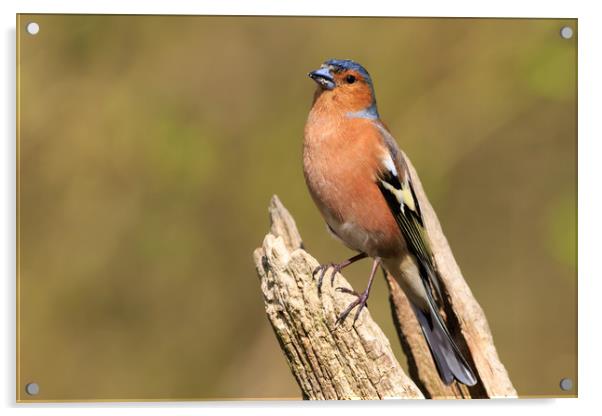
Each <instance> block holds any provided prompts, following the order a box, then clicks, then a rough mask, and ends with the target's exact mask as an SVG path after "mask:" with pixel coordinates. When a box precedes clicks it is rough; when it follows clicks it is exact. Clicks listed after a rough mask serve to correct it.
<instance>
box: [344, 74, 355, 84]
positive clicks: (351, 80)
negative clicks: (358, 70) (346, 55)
mask: <svg viewBox="0 0 602 416" xmlns="http://www.w3.org/2000/svg"><path fill="white" fill-rule="evenodd" d="M345 81H347V83H348V84H353V83H354V82H355V77H354V76H353V75H347V78H345Z"/></svg>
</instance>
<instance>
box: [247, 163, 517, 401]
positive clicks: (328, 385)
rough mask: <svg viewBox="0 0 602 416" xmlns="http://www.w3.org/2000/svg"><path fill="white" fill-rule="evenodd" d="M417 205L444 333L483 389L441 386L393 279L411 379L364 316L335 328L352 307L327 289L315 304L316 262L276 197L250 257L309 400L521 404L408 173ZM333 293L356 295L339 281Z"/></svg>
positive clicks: (429, 208)
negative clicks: (436, 276) (505, 400)
mask: <svg viewBox="0 0 602 416" xmlns="http://www.w3.org/2000/svg"><path fill="white" fill-rule="evenodd" d="M409 166H410V171H411V175H412V177H413V180H414V185H415V191H416V196H417V198H418V200H419V202H420V205H421V208H422V213H423V216H424V219H425V223H426V226H427V231H428V233H429V236H430V238H431V243H432V248H433V252H434V253H435V261H436V264H437V267H438V270H439V272H440V274H441V277H442V280H443V282H442V283H443V287H442V289H443V293H444V297H445V299H444V302H445V304H446V307H445V309H444V310H443V311H441V312H442V313H443V315H444V316H446V318H447V323H448V327H449V328H450V331H451V332H452V334H453V335H454V336H455V338H456V341H457V343H458V344H459V346H460V348H461V349H463V350H464V352H465V356H466V357H467V359H468V361H469V362H470V364H471V365H472V366H473V368H474V369H475V370H476V373H477V377H478V379H479V382H478V383H477V385H476V386H474V387H471V388H467V387H466V386H463V385H459V384H456V383H454V384H452V385H451V386H446V385H444V384H443V383H442V382H441V380H440V378H439V375H438V373H437V370H436V368H435V365H434V363H433V359H432V356H431V354H430V351H429V349H428V346H427V344H426V341H425V340H424V337H423V335H422V332H421V330H420V327H419V325H418V322H417V320H416V317H415V316H414V313H413V311H412V310H411V307H410V304H409V302H408V299H407V298H406V296H405V294H404V293H403V291H402V290H401V288H400V287H399V285H398V284H397V282H395V280H394V279H393V278H392V277H390V276H387V279H386V280H387V283H388V286H389V289H390V293H391V295H390V301H391V306H392V312H393V317H394V320H395V323H396V328H397V330H398V334H399V337H400V340H401V343H402V347H403V349H404V352H405V354H406V357H407V359H408V364H409V372H410V377H411V378H412V379H413V380H414V382H415V383H414V382H412V380H411V379H410V378H408V377H407V376H406V374H405V373H404V372H403V370H402V369H401V367H400V365H399V362H398V361H397V360H396V359H395V357H394V355H393V353H392V351H391V348H390V344H389V341H388V340H387V338H386V337H385V335H384V334H383V332H382V331H381V330H380V328H379V327H378V325H377V324H376V323H375V322H374V321H373V320H372V318H371V316H370V313H369V312H368V311H367V310H365V312H362V314H361V315H360V318H359V319H358V321H357V323H356V324H355V326H352V325H351V321H352V319H348V320H347V322H346V323H345V324H344V325H343V326H342V327H341V328H338V329H335V328H334V322H335V320H336V317H337V315H338V314H339V313H340V312H341V311H342V310H344V308H345V307H346V306H347V305H348V304H349V303H350V302H351V301H352V300H353V297H352V296H351V295H348V294H343V293H339V292H336V291H335V290H334V289H333V288H331V286H330V285H329V284H325V285H323V287H322V295H321V296H319V295H318V291H317V285H316V279H315V278H314V277H313V275H312V271H313V270H314V269H315V268H316V267H317V266H318V262H317V261H316V260H315V259H314V258H313V257H311V256H310V255H309V254H308V253H307V252H306V251H305V250H303V248H302V247H303V243H302V240H301V237H300V235H299V232H298V230H297V227H296V225H295V222H294V220H293V218H292V217H291V216H290V214H289V213H288V211H287V210H286V208H284V206H283V205H282V204H281V202H280V201H279V200H278V198H277V197H275V196H274V197H273V198H272V201H271V203H270V208H269V212H270V219H271V223H272V225H271V231H270V233H269V234H268V235H266V237H265V239H264V241H263V245H262V247H260V248H258V249H256V250H255V252H254V259H255V264H256V268H257V273H258V275H259V278H260V281H261V289H262V292H263V295H264V302H265V307H266V312H267V315H268V318H269V320H270V322H271V324H272V327H273V328H274V332H275V334H276V337H277V339H278V341H279V342H280V345H281V346H282V349H283V351H284V353H285V355H286V357H287V360H288V362H289V365H290V368H291V371H292V373H293V375H294V376H295V378H296V380H297V382H298V383H299V386H300V387H301V391H302V393H303V395H304V397H306V398H309V399H348V398H361V399H377V398H387V397H400V398H422V397H423V394H424V396H426V397H429V398H493V397H516V395H517V394H516V390H515V389H514V387H513V386H512V383H511V381H510V379H509V377H508V373H507V372H506V370H505V368H504V366H503V365H502V363H501V362H500V360H499V357H498V355H497V352H496V349H495V346H494V344H493V338H492V336H491V331H490V330H489V325H488V324H487V320H486V318H485V315H484V313H483V310H482V309H481V307H480V306H479V304H478V303H477V301H476V300H475V299H474V297H473V295H472V292H471V291H470V288H469V287H468V285H467V284H466V282H465V281H464V278H463V277H462V274H461V272H460V269H459V267H458V265H457V264H456V262H455V259H454V257H453V254H452V253H451V249H450V248H449V245H448V243H447V240H446V238H445V236H444V235H443V232H442V230H441V226H440V224H439V221H438V219H437V216H436V215H435V213H434V211H433V208H432V206H431V205H430V203H429V201H428V199H427V198H426V196H425V194H424V190H423V188H422V185H421V183H420V181H419V179H418V176H417V175H416V172H415V170H414V168H413V166H412V165H411V163H410V164H409ZM336 280H337V281H336V284H335V285H334V287H336V286H344V287H350V286H349V283H348V282H347V281H346V280H345V279H344V277H343V276H342V275H341V274H337V277H336Z"/></svg>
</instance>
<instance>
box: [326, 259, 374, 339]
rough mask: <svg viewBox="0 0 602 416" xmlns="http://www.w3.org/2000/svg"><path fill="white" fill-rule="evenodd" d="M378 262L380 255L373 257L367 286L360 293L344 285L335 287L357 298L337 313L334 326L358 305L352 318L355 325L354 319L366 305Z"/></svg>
mask: <svg viewBox="0 0 602 416" xmlns="http://www.w3.org/2000/svg"><path fill="white" fill-rule="evenodd" d="M379 264H380V257H376V258H375V259H374V263H372V271H371V272H370V278H369V279H368V287H367V288H366V290H364V291H363V292H362V293H357V292H356V291H355V290H351V289H347V288H346V287H337V289H336V290H337V291H339V292H343V293H349V294H351V295H355V296H357V299H356V300H354V301H353V302H351V304H350V305H349V306H347V309H345V310H344V311H343V313H341V314H340V315H339V317H338V318H337V321H336V322H335V324H334V326H335V328H336V327H337V326H339V324H342V323H343V322H344V321H345V319H347V315H349V314H350V313H351V311H352V310H353V308H355V307H356V306H357V307H358V308H357V312H356V313H355V317H354V318H353V324H354V325H355V321H357V318H359V316H360V313H361V312H362V309H364V308H365V307H366V306H367V305H368V303H367V302H368V296H370V288H372V282H373V281H374V275H375V274H376V270H377V269H378V265H379Z"/></svg>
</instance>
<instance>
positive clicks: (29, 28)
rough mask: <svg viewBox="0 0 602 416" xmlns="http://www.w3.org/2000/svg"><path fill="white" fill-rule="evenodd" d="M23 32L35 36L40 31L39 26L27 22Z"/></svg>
mask: <svg viewBox="0 0 602 416" xmlns="http://www.w3.org/2000/svg"><path fill="white" fill-rule="evenodd" d="M25 30H27V33H29V34H30V35H37V34H38V32H39V31H40V25H39V24H37V23H36V22H29V23H27V26H25Z"/></svg>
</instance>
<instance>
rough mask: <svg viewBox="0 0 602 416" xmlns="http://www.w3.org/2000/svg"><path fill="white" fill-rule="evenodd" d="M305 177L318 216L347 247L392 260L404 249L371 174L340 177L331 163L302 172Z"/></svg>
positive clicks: (398, 232) (400, 236)
mask: <svg viewBox="0 0 602 416" xmlns="http://www.w3.org/2000/svg"><path fill="white" fill-rule="evenodd" d="M331 162H332V161H331ZM305 175H306V181H307V185H308V188H309V191H310V194H311V196H312V198H313V200H314V202H315V203H316V205H317V207H318V209H319V210H320V213H321V214H322V216H323V217H324V219H325V221H326V223H327V224H328V226H329V227H330V228H331V230H332V231H333V233H334V234H335V235H336V237H338V238H339V239H340V240H341V241H342V242H343V243H344V244H345V245H346V246H347V247H349V248H351V249H352V250H356V251H359V252H363V253H366V254H368V255H369V256H371V257H394V256H396V255H398V254H400V253H401V252H403V251H404V250H405V247H406V246H405V242H404V240H403V237H402V235H401V231H400V230H399V227H398V225H397V223H396V222H395V219H394V218H393V214H391V211H390V209H389V207H388V205H387V203H386V201H385V199H384V197H383V196H382V194H381V192H380V190H379V189H378V186H377V185H376V183H375V182H374V181H373V180H372V175H371V174H368V173H365V176H362V175H361V174H358V172H357V171H355V172H353V173H351V172H347V173H345V172H343V173H342V174H341V172H340V171H339V170H337V168H336V167H333V166H332V164H331V165H330V166H328V167H322V168H319V169H315V170H314V169H306V171H305ZM312 175H313V176H312Z"/></svg>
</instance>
